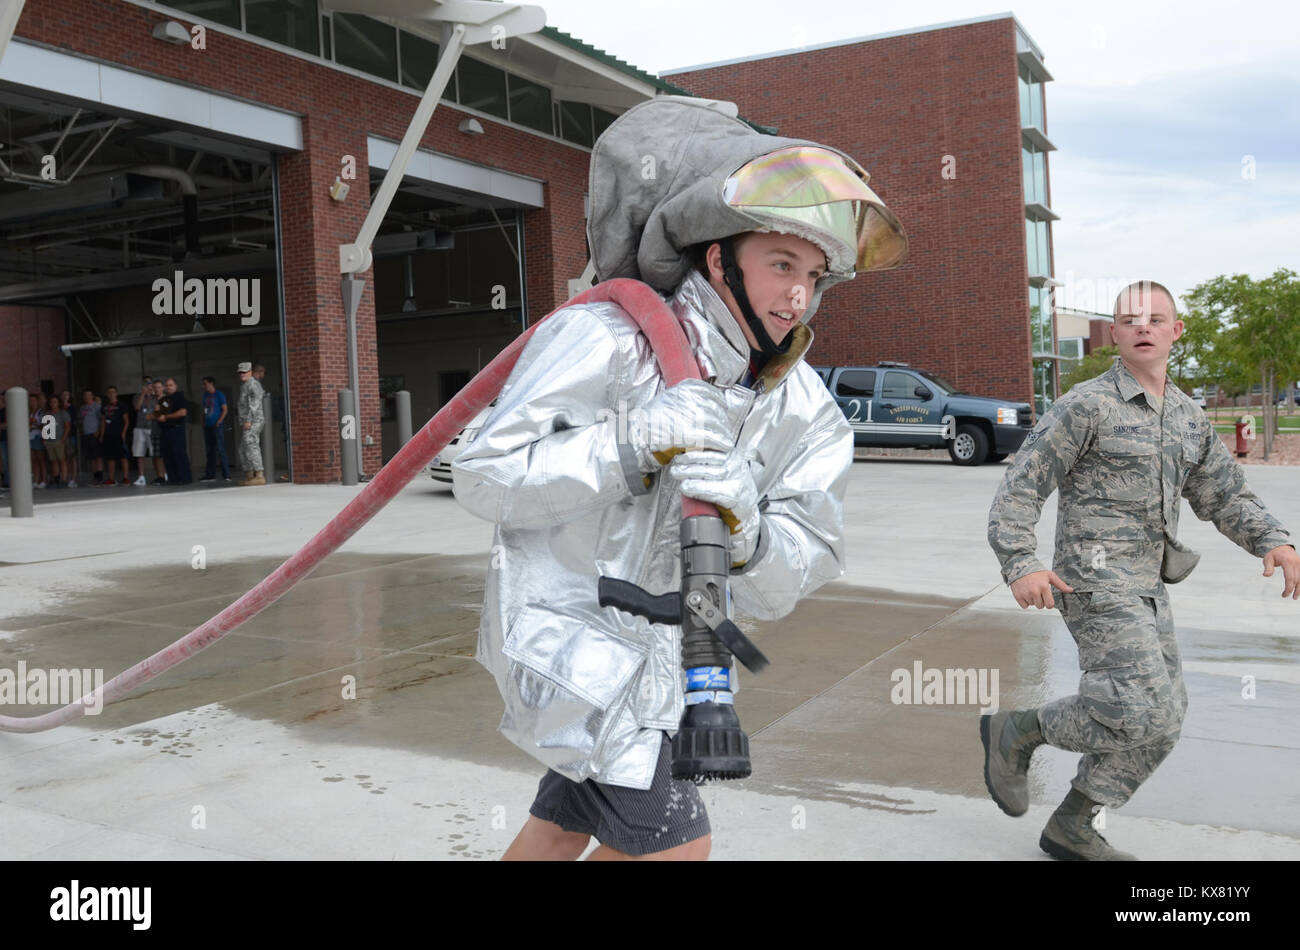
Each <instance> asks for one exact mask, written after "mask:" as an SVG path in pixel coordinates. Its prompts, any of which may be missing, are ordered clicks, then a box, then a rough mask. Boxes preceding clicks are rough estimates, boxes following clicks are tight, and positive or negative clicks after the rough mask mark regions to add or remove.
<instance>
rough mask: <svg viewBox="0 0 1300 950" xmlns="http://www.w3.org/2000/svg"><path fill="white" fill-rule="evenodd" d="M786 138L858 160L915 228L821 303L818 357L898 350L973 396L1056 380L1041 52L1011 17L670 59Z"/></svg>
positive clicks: (1051, 388) (1005, 393)
mask: <svg viewBox="0 0 1300 950" xmlns="http://www.w3.org/2000/svg"><path fill="white" fill-rule="evenodd" d="M661 75H662V76H663V77H664V78H667V79H669V80H670V81H672V82H674V83H676V84H677V85H680V86H682V87H684V88H686V89H688V90H690V91H691V92H693V93H695V94H696V95H701V96H707V97H710V98H719V99H730V100H733V101H735V102H736V103H737V104H738V105H739V107H740V111H741V114H742V115H746V116H748V117H750V118H751V119H753V120H755V121H757V122H761V123H762V124H763V125H765V126H774V127H776V129H777V131H778V132H779V133H780V134H781V135H789V136H794V137H804V138H809V139H813V140H815V141H819V142H826V143H828V144H830V145H834V146H836V147H838V148H841V149H843V150H844V151H846V152H848V153H849V154H850V155H853V156H854V157H855V158H857V159H858V160H859V161H860V162H862V164H863V165H865V166H866V168H867V170H868V171H870V172H871V173H872V176H873V177H872V185H873V187H874V188H875V189H876V190H877V192H878V193H879V194H880V196H881V197H882V198H883V199H884V200H885V202H886V203H887V204H888V205H889V206H890V207H891V208H893V209H894V211H896V212H897V213H898V216H899V217H900V218H901V219H902V221H903V224H904V226H905V227H906V228H907V231H908V234H909V237H910V238H911V254H910V258H909V260H908V262H907V263H906V264H905V265H904V266H903V267H902V268H900V269H899V270H897V271H892V272H887V273H882V274H867V275H863V276H861V277H859V278H857V279H856V280H854V281H853V282H851V283H849V284H846V285H843V286H842V287H838V288H836V289H835V290H834V291H833V292H832V293H831V294H829V295H828V296H827V299H826V300H825V301H824V302H823V303H822V306H821V309H820V310H819V312H818V315H817V318H816V321H815V323H814V325H813V329H814V331H815V332H816V334H817V341H816V342H815V344H814V349H813V351H812V359H813V360H814V361H815V362H820V363H826V364H835V365H852V364H860V363H870V362H875V361H877V360H903V361H906V362H909V363H912V364H913V365H916V366H921V367H924V368H927V369H930V370H933V371H934V372H937V373H939V374H940V375H942V376H945V377H947V378H949V379H951V380H953V381H954V382H955V383H956V384H957V385H959V386H961V387H962V388H964V389H968V390H970V391H971V392H977V393H981V394H987V395H991V396H1001V397H1004V398H1014V399H1019V400H1024V401H1026V402H1029V401H1032V402H1033V403H1034V404H1035V405H1036V406H1037V408H1038V411H1039V412H1040V413H1041V412H1042V411H1043V410H1045V409H1046V408H1047V406H1049V405H1051V403H1052V401H1053V400H1054V399H1055V398H1056V393H1057V391H1058V374H1057V362H1058V360H1059V358H1060V353H1059V352H1058V350H1057V346H1056V338H1055V332H1054V326H1053V322H1054V321H1053V313H1052V304H1051V298H1052V295H1051V288H1052V287H1053V286H1054V285H1055V283H1056V281H1055V280H1054V278H1053V275H1054V273H1055V269H1054V263H1053V255H1052V222H1053V221H1055V220H1056V217H1057V216H1056V215H1055V214H1054V213H1053V212H1052V210H1051V201H1050V193H1051V192H1050V187H1051V186H1050V175H1049V173H1048V153H1049V152H1050V151H1052V150H1053V149H1054V148H1055V146H1054V145H1053V144H1052V142H1051V140H1050V139H1049V138H1048V135H1047V117H1046V115H1047V108H1046V100H1045V97H1044V94H1043V90H1044V83H1046V82H1048V81H1050V80H1051V78H1052V77H1051V74H1050V73H1049V72H1048V71H1047V68H1046V66H1045V65H1044V57H1043V53H1042V51H1041V50H1040V49H1039V47H1038V46H1037V44H1035V43H1034V41H1033V39H1031V38H1030V36H1029V34H1028V32H1027V31H1026V30H1025V29H1024V27H1023V26H1021V24H1020V23H1019V22H1018V21H1017V20H1016V18H1015V17H1014V16H1013V15H1011V14H1010V13H1003V14H998V15H995V16H989V17H980V18H977V19H971V20H964V21H961V22H958V23H945V24H940V25H938V26H926V27H918V28H915V29H909V30H901V31H898V32H895V33H886V34H881V35H879V36H868V37H860V38H856V39H848V40H842V41H838V42H834V43H828V44H824V45H821V46H814V47H806V48H802V49H793V50H784V51H781V52H776V53H769V54H765V55H762V56H754V57H748V58H744V59H738V60H728V61H726V62H721V63H709V64H705V65H701V66H691V67H686V68H683V69H673V70H668V71H666V72H664V73H662V74H661Z"/></svg>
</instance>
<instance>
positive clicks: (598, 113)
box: [591, 106, 618, 138]
mask: <svg viewBox="0 0 1300 950" xmlns="http://www.w3.org/2000/svg"><path fill="white" fill-rule="evenodd" d="M591 114H592V116H593V117H594V118H595V132H596V138H600V134H601V133H602V132H604V131H605V130H606V129H607V128H609V124H610V123H611V122H613V121H614V120H615V119H617V118H618V116H617V115H616V114H615V113H613V112H606V111H605V110H604V109H597V108H596V107H595V106H592V107H591Z"/></svg>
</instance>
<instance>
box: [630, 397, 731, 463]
mask: <svg viewBox="0 0 1300 950" xmlns="http://www.w3.org/2000/svg"><path fill="white" fill-rule="evenodd" d="M735 403H736V404H735V405H734V406H732V405H729V404H728V399H727V396H726V390H723V389H720V388H719V387H717V386H714V385H713V384H712V383H706V382H704V381H703V380H699V379H686V380H683V381H682V382H680V383H678V384H677V385H676V386H672V387H670V388H668V389H665V390H664V391H663V392H661V393H660V394H659V395H657V396H655V398H654V399H652V400H651V401H650V402H649V403H648V404H647V405H646V406H645V407H644V408H641V409H634V410H632V411H631V412H630V413H629V414H628V417H629V418H628V422H627V441H628V444H629V446H630V447H631V449H632V451H633V452H634V453H635V455H636V461H637V465H638V467H639V468H640V470H641V471H642V472H654V471H656V470H657V469H659V468H660V467H661V466H664V465H667V464H668V463H669V462H670V461H671V460H672V458H673V456H675V455H677V454H679V453H681V452H685V451H687V450H688V449H714V450H716V451H718V452H729V451H730V450H731V448H732V446H734V445H735V444H736V438H737V436H738V435H739V433H740V426H741V423H742V422H743V421H744V416H745V412H746V410H747V409H748V405H747V404H746V403H743V402H742V401H735Z"/></svg>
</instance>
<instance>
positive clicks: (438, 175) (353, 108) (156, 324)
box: [0, 0, 678, 482]
mask: <svg viewBox="0 0 1300 950" xmlns="http://www.w3.org/2000/svg"><path fill="white" fill-rule="evenodd" d="M356 6H357V5H356V4H355V3H342V2H339V3H333V4H331V3H330V2H329V0H320V2H316V0H273V2H252V0H175V2H171V3H167V4H157V3H151V2H145V0H40V2H39V3H36V2H28V3H26V5H25V7H24V9H23V11H22V14H21V16H20V18H19V20H18V22H17V26H16V29H15V31H14V34H13V38H12V40H11V41H10V43H9V44H8V48H7V50H6V51H5V54H4V58H3V59H2V60H0V104H3V106H4V107H5V108H4V109H0V126H2V127H0V142H3V143H5V144H6V148H5V149H3V150H0V162H3V165H0V235H3V237H4V240H3V241H0V339H3V340H5V341H6V343H9V342H12V341H16V340H18V339H20V338H21V339H22V340H24V341H29V342H32V345H33V346H39V347H40V349H41V353H40V357H39V359H37V358H36V356H35V355H34V354H33V355H32V359H30V360H28V359H26V358H24V359H22V360H11V361H10V362H13V363H14V364H15V365H12V366H11V365H9V363H6V364H4V365H3V367H2V368H3V370H4V374H5V375H4V377H3V378H2V379H0V386H5V387H8V386H13V385H23V386H26V387H27V388H29V389H37V388H47V389H49V388H53V389H54V390H55V391H57V390H58V389H60V388H62V386H63V385H66V384H67V378H68V377H69V376H70V377H71V380H72V385H75V386H78V387H81V386H90V387H92V388H94V389H95V390H96V391H102V390H103V388H104V387H106V386H108V385H110V384H112V385H116V386H117V387H118V388H119V390H121V391H122V392H124V393H133V392H135V391H136V390H137V389H138V388H139V387H138V383H139V381H140V378H141V377H142V376H144V375H150V376H153V377H162V376H169V375H170V376H175V377H176V378H177V380H178V382H179V383H180V385H181V388H182V389H183V390H184V391H186V392H187V393H190V394H194V393H197V392H199V391H201V384H200V379H201V377H202V376H204V375H213V376H215V377H217V380H218V385H219V387H220V388H222V389H223V390H225V391H226V392H227V394H228V395H233V394H234V392H235V391H236V386H237V380H236V378H235V375H234V369H235V364H236V363H238V362H241V361H244V360H251V361H255V362H261V363H263V364H264V365H265V366H266V368H267V382H268V383H269V386H268V388H269V390H270V391H271V392H272V393H273V394H274V396H275V407H274V421H273V429H274V434H275V437H276V441H277V444H278V445H279V446H280V447H281V448H282V449H283V450H284V451H283V453H282V454H281V455H280V457H279V459H278V462H279V467H280V468H281V469H283V468H284V467H285V465H286V461H289V462H291V465H292V473H293V477H294V480H295V481H307V482H322V481H331V480H337V479H338V478H339V460H338V457H337V456H338V444H339V440H338V419H337V395H336V394H337V391H338V390H339V389H340V388H344V387H346V386H347V385H348V350H347V334H346V315H345V312H344V309H343V304H342V296H341V289H340V271H339V251H338V248H339V246H340V245H342V244H347V243H351V242H352V241H354V240H355V239H356V237H357V233H358V230H359V228H360V226H361V223H362V221H363V219H364V218H365V215H366V212H367V210H368V208H369V199H370V195H371V194H372V193H373V190H374V189H375V188H377V187H378V184H379V183H380V181H382V179H383V176H384V173H385V170H386V169H387V168H388V166H389V164H390V163H391V161H392V159H393V157H394V155H395V153H396V146H397V144H398V143H399V142H400V140H401V138H402V135H403V134H404V132H405V131H406V128H407V125H408V124H409V122H410V120H411V117H412V115H413V114H414V112H415V108H416V106H417V104H418V103H419V97H420V94H421V92H422V91H423V89H424V87H425V84H426V83H427V81H428V79H429V77H430V76H431V75H432V72H433V69H434V65H435V64H436V61H437V56H438V51H439V41H440V39H441V36H440V32H439V27H438V25H437V24H435V23H429V22H425V21H419V20H410V19H406V18H403V19H396V18H389V17H384V16H377V15H360V14H355V13H349V12H343V11H342V10H336V9H332V7H347V8H355V7H356ZM365 9H366V10H367V11H375V12H378V11H381V10H382V9H384V0H376V2H375V3H373V4H367V5H365ZM394 9H396V8H394ZM198 28H201V29H198ZM664 90H671V91H678V90H675V89H674V88H673V87H671V86H669V85H668V84H667V83H664V82H662V81H660V80H658V79H656V78H655V77H654V76H651V75H649V74H647V73H644V72H642V71H640V70H638V69H635V68H634V67H631V66H629V65H628V64H626V63H623V62H621V61H618V60H615V59H614V58H613V57H610V56H608V55H606V54H604V53H602V52H600V51H599V50H595V49H593V48H592V47H589V46H587V45H586V44H583V43H582V42H581V41H579V40H576V39H575V38H573V37H571V36H568V35H567V34H565V33H562V32H559V31H557V30H554V29H551V28H549V27H548V28H547V29H546V30H545V31H544V32H543V33H541V34H536V35H532V36H527V37H522V38H518V39H511V40H510V41H508V42H507V43H505V44H504V48H494V47H492V46H491V45H489V44H480V45H476V46H472V47H468V48H467V50H466V51H465V52H464V53H463V54H462V56H461V59H460V63H459V66H458V67H457V70H456V73H455V75H454V77H453V81H452V83H451V84H450V85H449V86H448V88H447V90H446V92H445V93H444V97H443V99H442V101H441V102H440V104H439V106H438V109H437V110H436V111H435V113H434V115H433V118H432V121H431V122H430V124H429V127H428V130H427V131H426V133H425V135H424V138H423V140H422V142H421V147H420V150H419V151H417V153H416V155H415V157H414V159H413V160H412V162H411V164H410V166H409V167H408V169H407V174H406V176H405V178H404V179H403V182H402V186H401V189H400V190H399V192H398V193H397V195H396V197H395V198H394V200H393V203H392V206H391V207H390V209H389V212H388V215H387V217H386V219H385V221H384V223H383V224H382V225H381V228H380V231H379V234H378V237H377V238H376V240H375V242H374V258H375V264H374V268H373V270H372V271H369V272H365V273H362V274H361V275H359V276H362V277H364V278H365V279H366V280H367V284H366V288H365V293H364V296H363V297H362V299H361V304H360V307H359V311H358V314H357V323H358V331H357V346H358V360H357V362H358V377H359V381H360V385H359V388H360V396H361V401H360V412H359V419H358V422H359V435H360V437H361V440H362V442H363V444H364V446H365V447H364V450H363V451H364V455H363V469H364V470H365V471H366V472H368V473H373V472H374V471H376V470H377V469H378V468H379V466H380V464H381V463H382V461H383V459H385V458H387V457H390V456H391V455H392V453H393V452H394V451H395V450H396V447H397V446H396V428H395V423H394V422H393V421H392V419H391V418H390V417H389V416H390V413H389V412H388V411H387V410H388V408H389V407H388V406H386V405H384V404H383V402H382V401H381V397H382V396H383V395H385V394H386V393H387V392H389V391H392V390H396V389H401V388H405V389H407V390H409V391H410V392H411V394H412V410H413V415H414V423H415V425H416V426H417V427H418V426H420V425H422V424H423V423H424V422H425V421H427V420H428V419H429V418H430V417H431V416H432V415H433V413H434V412H436V411H437V409H439V408H440V407H441V406H442V405H443V404H444V403H445V402H446V401H447V399H449V398H450V397H451V395H453V394H454V393H455V391H456V390H457V389H458V388H459V387H460V386H461V385H463V384H464V382H465V381H467V380H468V379H469V378H470V377H471V376H472V375H473V374H474V373H475V372H477V370H478V369H480V368H481V367H482V366H484V365H485V364H486V363H487V362H488V361H490V360H491V358H492V357H493V356H494V355H496V353H497V352H498V351H499V350H500V349H501V348H502V347H504V346H505V345H506V344H507V343H508V342H509V341H510V340H511V339H513V338H514V337H515V336H516V335H517V334H518V333H519V332H520V329H521V327H522V326H524V325H526V323H527V322H528V321H529V320H535V319H537V318H539V317H540V316H542V315H544V314H546V313H547V312H549V311H550V310H552V309H553V308H554V307H555V306H556V305H558V304H559V303H562V302H563V300H564V299H565V297H566V296H567V295H566V289H567V280H568V279H570V278H574V277H577V276H578V275H579V274H580V273H581V272H582V269H583V266H584V264H585V263H586V260H587V252H586V242H585V236H584V232H583V199H584V193H585V191H586V175H587V160H588V156H589V154H590V145H591V143H592V141H593V139H594V136H595V135H597V134H599V132H600V131H602V130H603V129H604V127H605V126H606V125H608V123H609V122H610V121H612V120H613V118H614V117H615V116H616V115H617V114H618V113H620V112H622V111H623V110H625V109H626V108H628V107H630V106H631V105H633V104H635V103H636V102H640V101H642V100H644V99H646V98H648V97H650V96H653V95H655V94H656V93H657V92H659V91H664ZM336 179H338V180H339V184H347V185H348V186H349V190H348V193H347V195H346V197H343V198H342V200H336V199H335V197H333V196H332V194H331V186H332V185H334V184H335V182H336ZM337 190H338V189H337V188H336V189H335V191H336V192H337ZM178 272H179V274H178ZM191 280H197V281H199V282H201V286H200V287H199V293H198V295H197V296H196V297H194V298H193V300H194V303H193V304H191V303H190V300H191V298H190V295H189V294H190V287H191V285H190V281H191ZM158 281H163V282H164V283H163V284H158V283H157V282H158ZM231 281H233V282H235V283H233V284H231V283H228V282H231ZM240 282H243V283H240ZM213 283H216V284H217V291H216V293H215V300H216V303H217V304H218V306H216V307H213V306H212V304H213V301H214V291H213V287H212V285H213ZM176 285H179V288H177V286H176ZM160 288H162V289H160ZM227 288H229V289H230V290H238V291H239V292H241V293H242V294H243V296H242V297H241V298H240V300H241V302H242V303H244V304H245V306H243V309H240V310H239V311H238V312H235V309H236V308H235V307H234V306H233V305H231V304H230V303H229V300H230V298H229V297H228V296H227V295H226V294H225V291H226V290H227ZM177 302H179V303H180V304H181V306H179V307H177V306H173V304H174V303H177ZM51 308H57V309H53V310H52V309H51ZM160 309H161V310H162V311H163V312H162V313H160V312H159V310H160ZM175 311H180V312H175ZM255 311H256V313H255ZM51 313H54V314H57V315H58V318H57V319H50V317H49V314H51ZM39 314H44V315H45V316H43V317H42V316H38V315H39ZM254 317H256V320H254ZM60 348H61V349H60ZM201 446H202V439H201V433H199V432H198V427H197V426H195V427H194V429H193V430H192V431H190V450H191V455H192V456H197V455H198V454H199V453H200V452H201ZM229 447H230V448H231V449H233V440H232V442H231V443H230V444H229ZM286 456H287V457H288V458H287V459H286Z"/></svg>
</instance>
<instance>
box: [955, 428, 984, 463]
mask: <svg viewBox="0 0 1300 950" xmlns="http://www.w3.org/2000/svg"><path fill="white" fill-rule="evenodd" d="M988 454H989V438H988V436H986V435H985V434H984V430H983V429H981V428H980V427H979V426H976V425H971V424H970V423H965V424H964V425H960V426H958V427H957V438H955V439H953V440H952V441H951V442H949V443H948V455H949V456H951V458H952V460H953V461H954V462H956V463H957V464H958V465H982V464H983V463H984V460H985V459H986V458H988Z"/></svg>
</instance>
